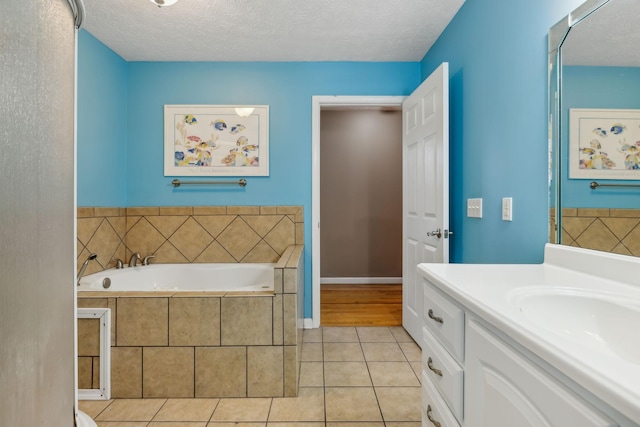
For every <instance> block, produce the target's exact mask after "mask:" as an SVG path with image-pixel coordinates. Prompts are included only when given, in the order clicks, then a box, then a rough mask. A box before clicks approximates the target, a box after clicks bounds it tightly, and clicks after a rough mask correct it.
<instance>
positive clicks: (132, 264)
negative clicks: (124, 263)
mask: <svg viewBox="0 0 640 427" xmlns="http://www.w3.org/2000/svg"><path fill="white" fill-rule="evenodd" d="M139 259H140V254H139V253H138V252H136V253H134V254H132V255H131V258H130V259H129V267H135V266H136V265H137V264H138V260H139Z"/></svg>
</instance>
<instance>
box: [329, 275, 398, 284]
mask: <svg viewBox="0 0 640 427" xmlns="http://www.w3.org/2000/svg"><path fill="white" fill-rule="evenodd" d="M320 284H321V285H395V284H402V277H321V278H320Z"/></svg>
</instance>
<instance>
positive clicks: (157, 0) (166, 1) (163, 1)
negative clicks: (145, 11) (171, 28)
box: [150, 0, 178, 7]
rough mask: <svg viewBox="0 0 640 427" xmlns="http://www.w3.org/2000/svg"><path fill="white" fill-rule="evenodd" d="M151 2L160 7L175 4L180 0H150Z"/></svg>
mask: <svg viewBox="0 0 640 427" xmlns="http://www.w3.org/2000/svg"><path fill="white" fill-rule="evenodd" d="M150 1H151V3H153V4H155V5H156V6H158V7H167V6H173V5H174V4H176V3H177V2H178V0H150Z"/></svg>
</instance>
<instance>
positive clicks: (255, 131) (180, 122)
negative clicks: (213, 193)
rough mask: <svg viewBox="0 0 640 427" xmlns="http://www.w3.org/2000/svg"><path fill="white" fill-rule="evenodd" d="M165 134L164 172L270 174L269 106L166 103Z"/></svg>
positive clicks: (166, 173) (216, 174) (217, 174)
mask: <svg viewBox="0 0 640 427" xmlns="http://www.w3.org/2000/svg"><path fill="white" fill-rule="evenodd" d="M243 110H244V111H243ZM239 113H241V114H242V115H240V114H239ZM164 137H165V141H164V143H165V159H164V174H165V176H267V175H269V146H268V144H269V141H268V106H217V105H165V111H164Z"/></svg>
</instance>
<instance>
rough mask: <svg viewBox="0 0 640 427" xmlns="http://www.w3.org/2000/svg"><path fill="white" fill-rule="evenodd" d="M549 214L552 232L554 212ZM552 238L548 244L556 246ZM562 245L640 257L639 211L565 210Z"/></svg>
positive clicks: (563, 212) (612, 209) (563, 214)
mask: <svg viewBox="0 0 640 427" xmlns="http://www.w3.org/2000/svg"><path fill="white" fill-rule="evenodd" d="M550 214H551V225H552V229H553V227H555V222H554V218H555V210H554V209H551V212H550ZM553 237H554V236H553V233H552V235H551V236H550V238H551V240H549V241H550V242H552V243H555V242H554V239H553ZM562 243H563V244H565V245H570V246H576V247H580V248H585V249H595V250H599V251H605V252H613V253H617V254H622V255H632V256H640V209H614V208H598V209H595V208H563V209H562Z"/></svg>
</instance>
